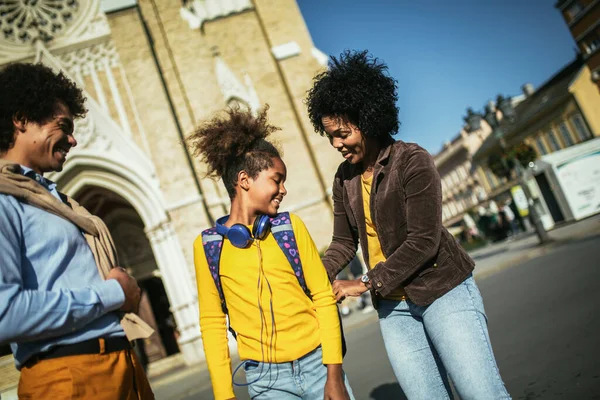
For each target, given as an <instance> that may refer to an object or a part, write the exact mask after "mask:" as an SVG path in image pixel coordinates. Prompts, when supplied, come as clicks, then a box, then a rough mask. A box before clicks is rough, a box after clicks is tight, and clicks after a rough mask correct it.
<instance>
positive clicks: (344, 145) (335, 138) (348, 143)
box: [321, 116, 367, 164]
mask: <svg viewBox="0 0 600 400" xmlns="http://www.w3.org/2000/svg"><path fill="white" fill-rule="evenodd" d="M321 121H322V122H323V127H324V128H325V133H326V134H327V138H328V139H329V143H331V145H332V146H333V147H334V148H335V149H336V150H338V151H339V152H340V153H341V154H342V157H344V159H345V160H347V161H348V162H349V163H350V164H359V163H361V162H363V161H364V160H365V158H366V155H367V142H366V140H365V137H364V136H363V134H362V133H361V131H360V129H358V126H356V125H354V124H353V123H351V122H349V121H348V120H347V119H345V118H338V117H334V116H327V117H323V118H322V119H321Z"/></svg>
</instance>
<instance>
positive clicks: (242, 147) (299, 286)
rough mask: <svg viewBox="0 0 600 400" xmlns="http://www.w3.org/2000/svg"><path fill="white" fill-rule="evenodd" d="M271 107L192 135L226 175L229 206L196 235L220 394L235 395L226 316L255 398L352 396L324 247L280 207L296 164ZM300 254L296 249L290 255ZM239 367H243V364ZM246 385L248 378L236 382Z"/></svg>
mask: <svg viewBox="0 0 600 400" xmlns="http://www.w3.org/2000/svg"><path fill="white" fill-rule="evenodd" d="M275 130H277V128H275V127H273V126H272V125H270V124H269V123H268V122H267V117H266V110H265V111H263V112H262V113H260V114H259V115H258V116H257V117H255V116H253V115H252V114H251V113H250V112H245V111H240V110H239V109H233V110H229V111H228V113H227V114H226V115H219V116H216V117H215V118H214V119H213V120H211V121H209V122H206V123H205V124H203V125H202V126H200V127H199V128H198V129H197V130H196V132H195V133H194V134H192V135H191V136H190V138H189V143H190V144H191V146H192V149H193V150H194V153H195V155H196V156H201V157H202V159H203V160H204V161H205V162H206V163H207V165H208V172H209V175H212V176H214V177H218V178H222V179H223V183H224V184H225V188H226V189H227V192H228V194H229V197H230V199H231V208H230V213H229V215H227V216H224V217H221V218H219V219H218V220H217V221H216V226H215V227H214V228H210V229H208V230H206V231H204V232H203V233H202V234H201V235H199V236H198V239H197V240H196V241H195V243H194V263H195V266H196V278H197V282H198V301H199V304H200V329H201V330H202V339H203V343H204V351H205V353H206V362H207V364H208V370H209V373H210V377H211V380H212V385H213V392H214V396H215V399H217V400H222V399H231V398H234V397H235V394H234V391H233V385H234V384H237V383H236V380H235V375H236V373H235V372H234V373H233V374H232V372H231V359H230V355H229V347H228V344H227V317H229V324H230V327H231V328H232V329H234V330H235V332H237V335H236V338H237V345H238V352H239V356H240V359H241V360H243V362H242V364H240V366H239V367H238V369H240V368H241V367H243V369H244V371H245V374H246V380H247V383H246V384H241V386H248V391H249V393H250V396H251V397H252V398H253V399H276V400H281V399H305V400H322V399H325V400H349V399H353V398H354V397H353V396H352V391H351V389H350V386H349V385H348V379H347V378H346V377H345V375H344V372H343V371H342V341H341V328H340V321H339V319H338V314H337V307H336V302H335V297H334V296H333V292H332V289H331V284H330V282H329V279H328V277H327V272H326V271H325V268H324V267H323V263H322V262H321V259H320V257H319V252H318V251H317V248H316V246H315V244H314V242H313V240H312V238H311V237H310V235H309V233H308V230H307V229H306V226H305V225H304V223H303V222H302V220H301V219H300V218H298V216H296V215H293V214H291V215H290V214H289V213H279V211H278V210H279V206H280V204H281V202H282V201H283V199H284V197H285V195H286V194H287V190H286V188H285V180H286V176H287V169H286V166H285V164H284V163H283V160H282V159H281V154H280V152H279V150H278V149H277V147H276V146H275V145H274V144H273V143H271V142H270V141H268V140H267V137H268V136H269V135H270V134H271V133H272V132H273V131H275ZM289 256H291V257H289ZM238 369H236V371H237V370H238ZM237 385H240V384H237Z"/></svg>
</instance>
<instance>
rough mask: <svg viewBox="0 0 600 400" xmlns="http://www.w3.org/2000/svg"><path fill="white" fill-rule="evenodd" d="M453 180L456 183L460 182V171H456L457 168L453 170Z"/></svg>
mask: <svg viewBox="0 0 600 400" xmlns="http://www.w3.org/2000/svg"><path fill="white" fill-rule="evenodd" d="M452 180H453V181H454V183H456V184H459V183H460V178H459V177H458V173H457V172H456V170H454V171H452Z"/></svg>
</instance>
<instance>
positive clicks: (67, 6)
mask: <svg viewBox="0 0 600 400" xmlns="http://www.w3.org/2000/svg"><path fill="white" fill-rule="evenodd" d="M79 8H80V7H79V0H2V2H0V29H1V30H2V36H3V37H4V39H5V40H7V41H10V42H14V43H17V44H25V43H31V42H32V41H33V40H34V39H36V38H39V39H41V40H43V41H44V42H49V41H50V40H52V39H54V37H55V36H56V35H57V34H58V33H60V32H61V31H64V30H65V28H66V27H67V26H68V25H70V24H71V23H72V22H73V21H74V20H75V15H76V14H77V13H78V11H79Z"/></svg>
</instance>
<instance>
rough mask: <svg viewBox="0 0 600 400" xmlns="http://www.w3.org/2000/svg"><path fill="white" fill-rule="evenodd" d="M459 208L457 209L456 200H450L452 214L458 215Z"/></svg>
mask: <svg viewBox="0 0 600 400" xmlns="http://www.w3.org/2000/svg"><path fill="white" fill-rule="evenodd" d="M456 213H457V210H456V204H454V201H452V202H450V216H454V215H456Z"/></svg>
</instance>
